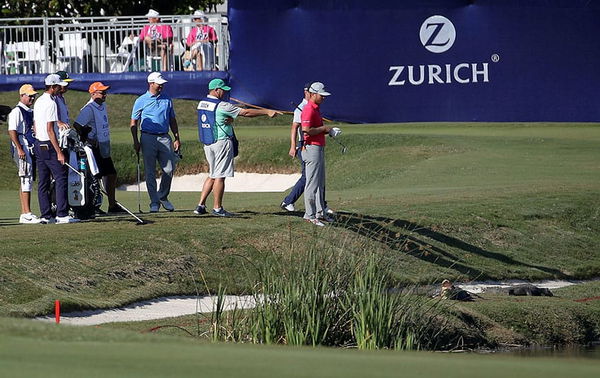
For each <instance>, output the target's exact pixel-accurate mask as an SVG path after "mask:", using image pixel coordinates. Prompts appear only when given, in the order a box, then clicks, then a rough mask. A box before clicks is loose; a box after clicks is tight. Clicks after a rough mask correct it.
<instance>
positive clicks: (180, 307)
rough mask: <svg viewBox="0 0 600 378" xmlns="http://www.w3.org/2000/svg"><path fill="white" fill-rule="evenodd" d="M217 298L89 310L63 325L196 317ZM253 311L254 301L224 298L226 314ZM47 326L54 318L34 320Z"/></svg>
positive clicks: (210, 308) (168, 299) (65, 317)
mask: <svg viewBox="0 0 600 378" xmlns="http://www.w3.org/2000/svg"><path fill="white" fill-rule="evenodd" d="M215 301H216V297H198V298H196V297H164V298H158V299H154V300H150V301H144V302H138V303H134V304H132V305H129V306H125V307H121V308H117V309H110V310H88V311H79V312H71V313H68V314H62V316H61V318H60V323H61V324H71V325H98V324H103V323H114V322H129V321H141V320H151V319H162V318H170V317H175V316H182V315H189V314H195V313H210V312H213V308H214V302H215ZM236 305H237V308H238V309H242V308H252V307H254V306H255V300H254V297H252V296H249V295H246V296H239V297H238V296H230V295H227V296H225V305H224V309H225V310H233V309H234V308H235V306H236ZM35 319H36V320H41V321H44V322H55V318H54V315H51V316H41V317H38V318H35Z"/></svg>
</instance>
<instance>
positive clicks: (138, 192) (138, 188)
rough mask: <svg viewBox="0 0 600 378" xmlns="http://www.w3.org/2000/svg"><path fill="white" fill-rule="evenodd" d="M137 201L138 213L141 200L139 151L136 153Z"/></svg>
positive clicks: (140, 208) (140, 207) (140, 210)
mask: <svg viewBox="0 0 600 378" xmlns="http://www.w3.org/2000/svg"><path fill="white" fill-rule="evenodd" d="M137 201H138V213H141V212H142V200H141V199H140V153H139V152H138V153H137Z"/></svg>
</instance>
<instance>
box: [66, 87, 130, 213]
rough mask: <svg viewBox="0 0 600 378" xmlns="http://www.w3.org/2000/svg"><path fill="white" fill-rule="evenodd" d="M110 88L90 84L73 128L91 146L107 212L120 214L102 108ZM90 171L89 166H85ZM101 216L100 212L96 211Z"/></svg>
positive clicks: (106, 120) (115, 175)
mask: <svg viewBox="0 0 600 378" xmlns="http://www.w3.org/2000/svg"><path fill="white" fill-rule="evenodd" d="M108 89H110V86H108V85H104V84H103V83H101V82H99V81H97V82H94V83H92V84H91V85H90V86H89V88H88V92H89V93H90V100H89V101H88V102H87V104H85V106H84V107H83V108H81V111H80V113H79V116H77V119H76V120H75V128H76V129H77V130H78V132H79V134H80V138H81V140H82V141H83V142H87V144H89V145H90V146H91V152H92V153H93V158H94V159H88V161H94V160H95V162H96V164H97V165H98V172H97V176H99V177H102V178H105V179H106V192H107V194H108V212H110V213H121V212H123V210H122V209H121V207H119V206H118V205H117V203H116V199H115V190H116V184H117V171H116V169H115V165H114V163H113V161H112V158H111V156H110V152H111V148H110V127H109V123H108V112H107V109H106V96H107V91H108ZM89 168H90V169H92V172H93V167H91V166H90V167H89ZM97 213H100V214H102V213H103V212H102V211H99V209H98V210H97Z"/></svg>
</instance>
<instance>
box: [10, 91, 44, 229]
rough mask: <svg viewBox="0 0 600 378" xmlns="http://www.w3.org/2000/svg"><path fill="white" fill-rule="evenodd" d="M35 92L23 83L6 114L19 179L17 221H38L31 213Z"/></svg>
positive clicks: (33, 176)
mask: <svg viewBox="0 0 600 378" xmlns="http://www.w3.org/2000/svg"><path fill="white" fill-rule="evenodd" d="M36 96H37V92H36V91H35V90H34V89H33V87H32V86H31V84H24V85H22V86H21V88H20V89H19V102H18V103H17V106H15V108H14V109H13V110H12V111H11V112H10V114H9V115H8V135H9V136H10V140H11V142H12V143H11V155H12V157H13V160H14V161H15V164H16V165H17V170H18V172H19V180H20V181H21V190H20V191H19V198H20V200H21V215H20V217H19V223H39V222H40V220H39V218H38V217H37V216H36V215H34V214H32V213H31V208H30V205H31V188H32V186H33V181H34V179H35V156H34V154H33V145H34V143H35V138H34V136H33V109H31V106H32V105H33V102H34V101H35V97H36Z"/></svg>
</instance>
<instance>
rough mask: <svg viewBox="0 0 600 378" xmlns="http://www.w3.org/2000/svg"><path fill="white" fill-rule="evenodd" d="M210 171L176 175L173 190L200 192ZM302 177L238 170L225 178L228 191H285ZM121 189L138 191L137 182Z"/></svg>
mask: <svg viewBox="0 0 600 378" xmlns="http://www.w3.org/2000/svg"><path fill="white" fill-rule="evenodd" d="M206 177H208V173H200V174H197V175H184V176H175V177H174V178H173V182H172V183H171V191H172V192H200V191H201V189H202V184H203V183H204V180H205V179H206ZM299 178H300V174H299V173H294V174H279V173H273V174H263V173H245V172H236V173H235V176H234V177H228V178H227V179H226V180H225V191H226V192H284V191H286V190H287V189H288V188H290V187H292V186H293V185H294V184H295V183H296V181H298V179H299ZM156 181H157V183H156V185H157V187H158V185H160V179H158V180H156ZM118 189H119V190H126V191H131V192H134V191H137V190H138V187H137V184H134V185H122V186H120V187H119V188H118ZM140 190H141V191H144V192H145V191H147V190H146V182H145V181H144V182H142V183H141V184H140Z"/></svg>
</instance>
